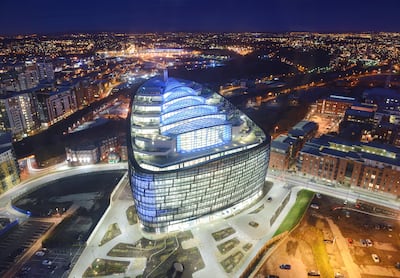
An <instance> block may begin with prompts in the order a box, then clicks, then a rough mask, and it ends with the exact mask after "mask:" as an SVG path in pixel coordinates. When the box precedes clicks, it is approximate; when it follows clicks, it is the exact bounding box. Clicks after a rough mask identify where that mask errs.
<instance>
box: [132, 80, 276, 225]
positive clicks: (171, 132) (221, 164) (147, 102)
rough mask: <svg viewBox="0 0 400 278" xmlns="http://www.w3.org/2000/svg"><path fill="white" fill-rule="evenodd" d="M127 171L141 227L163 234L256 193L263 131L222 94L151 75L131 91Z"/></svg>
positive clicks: (264, 158) (261, 174)
mask: <svg viewBox="0 0 400 278" xmlns="http://www.w3.org/2000/svg"><path fill="white" fill-rule="evenodd" d="M130 120H131V124H130V134H131V144H130V146H129V147H130V148H131V150H130V152H129V155H130V159H129V162H130V171H131V184H132V190H133V195H134V199H135V204H136V208H137V212H138V215H139V219H140V221H141V224H142V225H143V228H144V230H146V231H149V232H164V231H170V230H174V229H178V228H181V227H182V225H183V224H185V223H186V224H187V222H188V221H189V222H190V221H192V220H193V221H201V220H200V218H202V217H203V216H205V217H204V218H206V219H209V217H208V216H209V215H211V214H213V213H214V212H218V211H222V210H226V213H227V214H229V213H232V212H233V211H234V210H235V209H238V208H241V207H243V206H244V205H246V204H249V203H250V202H251V201H253V200H255V199H257V198H258V197H260V196H261V194H262V189H263V185H264V180H265V175H266V170H267V165H268V159H269V141H270V139H269V136H266V135H265V134H264V132H263V131H262V130H261V129H260V128H259V127H257V126H256V125H255V124H254V123H253V122H252V121H251V120H250V119H249V118H248V117H247V116H246V115H244V114H243V113H242V112H240V111H239V110H237V109H235V108H234V107H233V106H232V105H231V104H230V103H229V102H228V101H227V100H226V99H224V98H223V97H222V96H220V95H218V94H216V93H214V92H212V91H210V90H208V89H205V88H203V87H202V86H200V85H199V84H197V83H194V82H190V81H183V80H177V79H173V78H168V77H167V76H166V75H164V78H163V79H162V78H158V77H157V78H153V79H151V80H149V81H147V82H146V83H145V84H144V85H143V86H141V87H140V88H139V89H138V91H137V93H136V94H135V96H134V99H133V103H132V110H131V117H130Z"/></svg>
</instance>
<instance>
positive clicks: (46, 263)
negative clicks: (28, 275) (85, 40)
mask: <svg viewBox="0 0 400 278" xmlns="http://www.w3.org/2000/svg"><path fill="white" fill-rule="evenodd" d="M52 264H53V262H52V261H50V260H43V261H42V265H45V266H49V265H52Z"/></svg>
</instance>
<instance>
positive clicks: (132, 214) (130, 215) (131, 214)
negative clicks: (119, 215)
mask: <svg viewBox="0 0 400 278" xmlns="http://www.w3.org/2000/svg"><path fill="white" fill-rule="evenodd" d="M126 218H127V219H128V223H129V225H134V224H136V223H137V222H138V217H137V214H136V208H135V206H133V205H132V206H130V207H129V208H128V209H127V210H126Z"/></svg>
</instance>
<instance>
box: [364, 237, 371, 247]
mask: <svg viewBox="0 0 400 278" xmlns="http://www.w3.org/2000/svg"><path fill="white" fill-rule="evenodd" d="M365 242H366V243H367V246H368V247H371V246H372V241H371V240H370V239H369V238H367V239H366V240H365Z"/></svg>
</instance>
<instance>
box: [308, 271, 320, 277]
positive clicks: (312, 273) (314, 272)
mask: <svg viewBox="0 0 400 278" xmlns="http://www.w3.org/2000/svg"><path fill="white" fill-rule="evenodd" d="M308 276H321V274H320V273H319V271H318V270H310V271H309V272H308Z"/></svg>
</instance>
